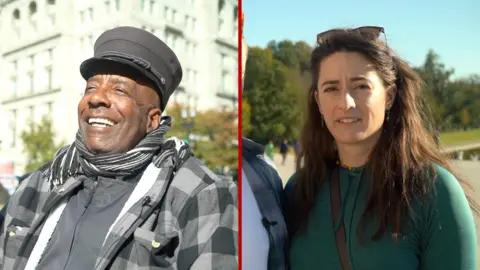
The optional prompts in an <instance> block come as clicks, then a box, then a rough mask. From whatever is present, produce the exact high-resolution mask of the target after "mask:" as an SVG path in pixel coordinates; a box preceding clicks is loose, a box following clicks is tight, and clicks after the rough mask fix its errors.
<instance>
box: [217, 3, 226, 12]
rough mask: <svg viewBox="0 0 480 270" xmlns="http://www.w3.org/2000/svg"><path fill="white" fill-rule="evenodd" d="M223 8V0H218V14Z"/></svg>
mask: <svg viewBox="0 0 480 270" xmlns="http://www.w3.org/2000/svg"><path fill="white" fill-rule="evenodd" d="M224 8H225V0H218V14H222V13H223V10H224Z"/></svg>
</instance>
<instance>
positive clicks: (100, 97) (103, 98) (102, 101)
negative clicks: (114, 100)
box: [88, 87, 112, 108]
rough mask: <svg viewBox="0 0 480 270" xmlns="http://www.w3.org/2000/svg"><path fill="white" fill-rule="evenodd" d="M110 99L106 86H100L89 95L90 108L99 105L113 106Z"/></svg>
mask: <svg viewBox="0 0 480 270" xmlns="http://www.w3.org/2000/svg"><path fill="white" fill-rule="evenodd" d="M111 105H112V104H111V102H110V99H109V98H108V94H107V91H106V89H105V88H103V87H99V88H97V89H96V90H95V91H94V92H93V93H92V94H91V95H90V97H89V99H88V106H89V107H90V108H98V107H107V108H110V106H111Z"/></svg>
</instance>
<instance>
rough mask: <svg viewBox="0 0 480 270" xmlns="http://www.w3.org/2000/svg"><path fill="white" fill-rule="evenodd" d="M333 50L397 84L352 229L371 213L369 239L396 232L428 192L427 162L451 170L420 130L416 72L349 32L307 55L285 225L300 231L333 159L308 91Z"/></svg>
mask: <svg viewBox="0 0 480 270" xmlns="http://www.w3.org/2000/svg"><path fill="white" fill-rule="evenodd" d="M339 51H349V52H358V53H360V54H362V55H364V56H366V57H367V58H368V59H369V60H370V61H371V62H372V63H373V64H374V65H375V67H376V70H377V72H378V74H379V75H380V77H381V78H382V79H383V82H384V85H385V87H390V86H393V85H394V86H395V87H396V88H397V94H396V97H395V101H394V103H393V106H392V108H391V109H390V117H389V119H390V120H389V121H385V122H384V125H383V129H384V130H383V131H382V133H381V136H380V138H379V141H378V143H377V144H376V146H375V147H374V149H373V150H372V151H371V153H370V157H369V162H368V164H367V168H368V171H369V172H370V173H369V176H371V178H370V181H371V182H370V186H371V190H370V195H369V197H368V198H367V201H366V206H365V209H364V212H363V215H362V219H361V221H360V223H361V224H359V225H360V226H358V227H357V230H358V228H361V227H362V223H364V221H365V220H366V219H369V218H372V217H375V219H377V220H379V226H378V228H377V230H376V232H375V233H374V235H372V236H371V238H372V239H379V238H380V237H382V236H383V234H384V233H385V232H386V229H387V226H393V229H394V232H393V233H394V235H398V234H399V233H400V230H401V229H402V226H403V224H404V223H403V222H404V221H406V218H407V217H408V216H409V214H410V213H411V210H412V203H413V202H414V201H415V200H418V199H422V198H427V196H428V195H429V194H431V192H432V191H433V184H434V179H435V177H432V176H434V175H432V173H433V174H434V173H435V170H434V166H432V165H433V164H438V165H440V166H442V167H443V168H445V169H447V170H448V171H450V172H451V173H452V174H454V175H455V173H454V171H453V170H452V168H451V166H450V165H449V163H448V158H447V156H446V155H444V154H443V153H442V152H441V150H440V148H439V146H438V144H437V143H436V141H435V138H434V134H432V132H430V131H429V130H428V129H427V128H426V127H427V126H428V125H429V124H430V123H431V122H429V121H430V120H429V118H430V117H429V114H428V110H427V107H425V104H424V103H423V102H422V100H421V94H420V91H421V89H422V86H423V82H422V80H421V78H420V77H419V75H418V74H417V73H416V72H415V71H414V70H413V69H412V68H410V67H409V65H408V64H407V63H406V62H404V61H403V60H401V59H400V58H399V57H397V56H396V55H394V53H393V52H392V51H391V49H390V48H389V47H388V46H386V45H385V43H383V42H382V41H381V40H367V39H365V38H364V37H362V36H361V35H360V34H359V33H357V32H355V31H351V30H345V31H339V32H338V33H337V34H334V35H332V36H331V37H329V40H328V43H327V44H322V45H320V46H318V47H316V48H315V49H314V50H313V52H312V55H311V60H310V65H311V73H312V85H311V87H310V89H309V91H308V94H307V95H306V97H307V101H306V102H307V112H306V117H305V118H306V119H305V123H304V125H303V128H302V131H301V135H300V145H301V146H302V147H301V149H300V152H299V155H298V157H297V169H296V171H297V172H296V179H295V183H294V186H293V195H292V203H291V208H290V209H288V213H287V215H288V218H287V219H288V220H289V222H288V223H289V229H290V230H291V233H293V234H295V233H298V232H301V231H302V230H304V229H305V227H306V225H307V224H306V223H307V221H308V218H309V216H310V213H311V212H312V208H313V206H314V203H315V199H316V196H317V194H318V190H319V189H320V188H321V187H322V185H323V183H324V182H325V181H326V179H325V175H326V172H327V170H328V169H329V168H330V165H329V164H332V163H331V162H332V161H334V160H335V159H336V157H337V153H336V149H335V142H334V138H333V136H332V135H331V133H330V132H329V131H328V129H327V128H326V127H324V126H322V121H323V120H322V119H321V115H320V112H319V110H318V106H317V104H316V102H315V98H314V93H315V90H316V85H317V82H318V78H319V74H320V72H321V70H320V63H321V62H322V61H323V59H325V58H326V57H328V56H329V55H331V54H333V53H335V52H339ZM303 146H305V147H303ZM333 164H334V163H333ZM426 175H429V176H428V177H425V176H426ZM455 177H456V178H457V179H458V181H459V182H460V183H461V184H462V186H464V187H469V186H468V185H467V183H466V182H465V181H464V180H462V179H461V178H460V177H459V176H458V175H455ZM467 198H468V199H469V201H470V205H471V207H472V209H473V210H474V212H478V211H477V206H476V204H475V203H474V201H473V200H472V199H471V197H470V196H469V195H468V194H467ZM358 236H360V235H358Z"/></svg>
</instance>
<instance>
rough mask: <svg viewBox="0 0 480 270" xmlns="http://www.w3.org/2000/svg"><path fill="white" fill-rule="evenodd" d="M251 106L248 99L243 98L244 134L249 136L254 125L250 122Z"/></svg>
mask: <svg viewBox="0 0 480 270" xmlns="http://www.w3.org/2000/svg"><path fill="white" fill-rule="evenodd" d="M251 117H252V114H251V107H250V104H249V103H248V101H247V100H246V99H244V98H243V99H242V136H244V137H249V136H250V132H251V131H252V125H251V124H250V118H251Z"/></svg>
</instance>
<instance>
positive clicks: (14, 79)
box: [10, 75, 18, 98]
mask: <svg viewBox="0 0 480 270" xmlns="http://www.w3.org/2000/svg"><path fill="white" fill-rule="evenodd" d="M10 87H11V88H10V91H11V96H10V97H11V98H16V97H17V91H18V81H17V76H16V75H14V76H12V77H11V78H10Z"/></svg>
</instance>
